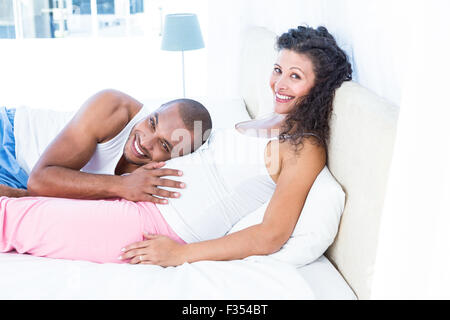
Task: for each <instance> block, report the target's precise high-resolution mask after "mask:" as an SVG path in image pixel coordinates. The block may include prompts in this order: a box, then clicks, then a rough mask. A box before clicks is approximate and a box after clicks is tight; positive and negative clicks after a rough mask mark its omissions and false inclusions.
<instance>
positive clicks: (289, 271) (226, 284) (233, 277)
mask: <svg viewBox="0 0 450 320" xmlns="http://www.w3.org/2000/svg"><path fill="white" fill-rule="evenodd" d="M0 299H193V300H196V299H204V300H209V299H213V300H214V299H239V300H240V299H243V300H245V299H268V300H272V299H274V300H277V299H283V300H290V299H296V300H306V299H354V295H353V293H352V292H351V290H350V288H349V287H348V286H347V285H346V283H345V281H344V280H343V279H342V278H341V277H340V275H339V274H338V273H337V271H336V270H335V269H334V268H333V267H332V265H331V264H330V263H329V262H328V260H326V258H325V257H322V258H320V259H318V261H316V262H314V263H312V264H310V265H307V266H304V267H302V268H299V269H296V268H295V267H294V266H292V265H289V264H287V263H284V262H280V261H277V260H274V259H272V258H269V257H261V256H258V257H249V258H247V259H244V260H234V261H220V262H218V261H201V262H196V263H192V264H187V263H185V264H183V265H181V266H178V267H169V268H162V267H159V266H151V265H129V264H112V263H108V264H97V263H92V262H86V261H70V260H58V259H50V258H40V257H34V256H30V255H23V254H16V253H2V254H0Z"/></svg>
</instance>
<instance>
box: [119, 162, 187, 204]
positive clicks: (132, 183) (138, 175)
mask: <svg viewBox="0 0 450 320" xmlns="http://www.w3.org/2000/svg"><path fill="white" fill-rule="evenodd" d="M164 165H165V163H164V162H152V163H149V164H146V165H144V166H142V167H140V168H138V169H136V170H135V171H133V172H132V173H130V174H128V175H125V176H123V177H122V178H123V182H122V185H121V186H120V188H121V197H122V198H124V199H127V200H130V201H150V202H154V203H157V204H167V203H168V201H167V200H166V199H161V198H179V197H180V194H179V193H178V192H171V191H168V190H164V189H161V188H159V187H170V188H180V189H182V188H184V187H185V184H184V183H183V182H179V181H174V180H170V179H163V178H161V177H163V176H177V177H179V176H182V175H183V173H182V172H181V171H179V170H174V169H162V167H163V166H164Z"/></svg>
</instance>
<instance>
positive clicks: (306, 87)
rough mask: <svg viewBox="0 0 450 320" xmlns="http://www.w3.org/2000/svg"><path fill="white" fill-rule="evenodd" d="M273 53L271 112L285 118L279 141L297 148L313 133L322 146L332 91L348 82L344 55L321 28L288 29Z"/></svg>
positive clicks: (326, 140)
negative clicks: (274, 54) (288, 142)
mask: <svg viewBox="0 0 450 320" xmlns="http://www.w3.org/2000/svg"><path fill="white" fill-rule="evenodd" d="M277 49H278V50H279V55H278V59H277V62H276V63H275V67H274V70H273V74H272V77H271V81H270V85H271V88H272V91H273V93H274V101H275V112H277V113H282V114H286V115H287V116H286V120H285V123H284V126H283V128H282V132H281V135H280V138H282V139H284V138H285V137H287V136H288V137H289V138H290V140H291V142H292V143H294V144H301V143H302V138H303V136H304V134H307V133H313V134H315V135H316V136H318V137H320V139H321V140H322V141H321V143H322V144H324V146H326V144H327V142H328V139H329V119H330V116H331V112H332V108H333V99H334V94H335V91H336V89H337V88H339V87H340V86H341V84H342V82H344V81H348V80H351V79H352V68H351V65H350V63H349V61H348V57H347V55H346V54H345V52H344V51H343V50H342V49H341V48H339V46H338V45H337V43H336V40H335V39H334V37H333V36H332V35H331V34H330V33H329V32H328V30H327V29H326V28H325V27H318V28H317V29H314V28H311V27H304V26H300V27H298V28H297V29H290V30H289V31H288V32H286V33H284V34H282V35H281V36H280V37H278V39H277Z"/></svg>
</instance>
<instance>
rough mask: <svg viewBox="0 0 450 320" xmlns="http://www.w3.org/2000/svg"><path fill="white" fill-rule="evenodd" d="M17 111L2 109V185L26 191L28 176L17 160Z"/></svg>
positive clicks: (0, 174) (0, 117) (0, 137)
mask: <svg viewBox="0 0 450 320" xmlns="http://www.w3.org/2000/svg"><path fill="white" fill-rule="evenodd" d="M15 113H16V110H15V109H7V108H6V107H0V184H4V185H7V186H10V187H13V188H19V189H26V188H27V181H28V174H27V173H26V172H25V170H23V169H22V168H21V167H20V165H19V163H18V162H17V160H16V142H15V139H14V114H15Z"/></svg>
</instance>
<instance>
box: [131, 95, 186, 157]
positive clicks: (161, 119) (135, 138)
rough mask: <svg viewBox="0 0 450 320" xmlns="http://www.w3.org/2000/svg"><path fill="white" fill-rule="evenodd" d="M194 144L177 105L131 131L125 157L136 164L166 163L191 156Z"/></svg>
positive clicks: (162, 108)
mask: <svg viewBox="0 0 450 320" xmlns="http://www.w3.org/2000/svg"><path fill="white" fill-rule="evenodd" d="M192 141H193V133H192V132H190V131H188V130H187V129H186V127H185V125H184V123H183V120H182V119H181V117H180V114H179V112H178V105H177V104H176V103H175V104H171V105H169V106H162V107H160V108H159V109H157V110H156V111H154V112H153V113H151V114H150V115H149V116H148V117H146V118H145V119H143V120H141V121H139V122H138V123H137V124H136V125H135V126H134V127H133V129H132V130H131V133H130V136H129V138H128V140H127V142H126V144H125V147H124V152H123V154H124V156H125V159H126V160H127V161H128V162H130V163H133V164H135V165H144V164H147V163H149V162H158V161H166V160H169V159H171V158H175V157H179V156H182V155H184V154H187V153H190V152H191V146H192Z"/></svg>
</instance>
